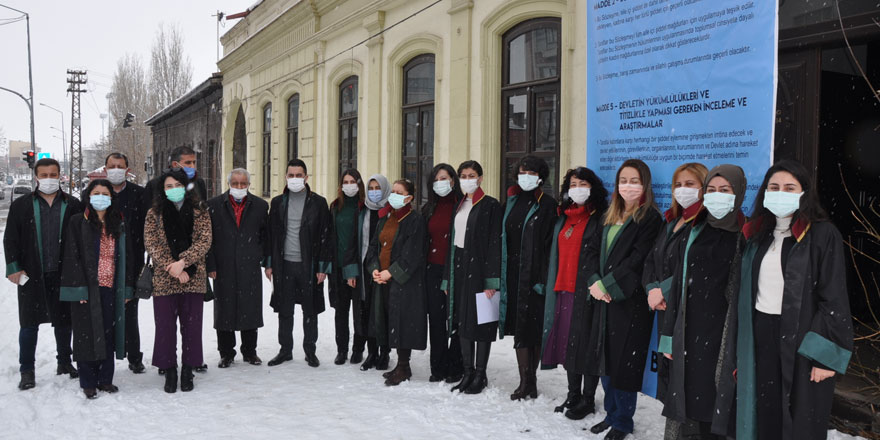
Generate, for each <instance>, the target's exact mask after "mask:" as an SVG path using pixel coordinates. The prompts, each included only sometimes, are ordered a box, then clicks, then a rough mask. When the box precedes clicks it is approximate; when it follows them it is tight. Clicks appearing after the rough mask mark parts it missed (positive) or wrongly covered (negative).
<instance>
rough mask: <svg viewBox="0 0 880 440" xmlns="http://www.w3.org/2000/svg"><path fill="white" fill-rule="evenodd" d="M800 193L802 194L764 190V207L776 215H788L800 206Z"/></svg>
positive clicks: (782, 216) (781, 216)
mask: <svg viewBox="0 0 880 440" xmlns="http://www.w3.org/2000/svg"><path fill="white" fill-rule="evenodd" d="M802 195H804V193H803V192H799V193H790V192H784V191H765V192H764V207H765V208H767V209H768V210H770V212H772V213H773V215H775V216H776V217H779V218H784V217H788V216H790V215H792V214H794V212H795V211H797V210H798V208H800V207H801V196H802Z"/></svg>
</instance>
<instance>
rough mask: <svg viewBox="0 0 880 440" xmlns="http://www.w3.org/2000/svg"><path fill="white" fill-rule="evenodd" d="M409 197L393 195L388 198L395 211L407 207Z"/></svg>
mask: <svg viewBox="0 0 880 440" xmlns="http://www.w3.org/2000/svg"><path fill="white" fill-rule="evenodd" d="M407 197H409V196H405V195H403V194H397V193H392V194H391V195H389V196H388V203H390V204H391V207H392V208H394V209H400V208H403V207H404V206H406V198H407Z"/></svg>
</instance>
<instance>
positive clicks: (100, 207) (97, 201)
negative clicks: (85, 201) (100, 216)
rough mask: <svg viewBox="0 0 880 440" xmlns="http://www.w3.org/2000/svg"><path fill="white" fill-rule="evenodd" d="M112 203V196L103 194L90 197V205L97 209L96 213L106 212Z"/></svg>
mask: <svg viewBox="0 0 880 440" xmlns="http://www.w3.org/2000/svg"><path fill="white" fill-rule="evenodd" d="M110 202H111V200H110V196H105V195H103V194H95V195H93V196H89V203H91V204H92V208H95V211H106V210H107V208H109V207H110Z"/></svg>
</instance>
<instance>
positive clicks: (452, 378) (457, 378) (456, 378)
mask: <svg viewBox="0 0 880 440" xmlns="http://www.w3.org/2000/svg"><path fill="white" fill-rule="evenodd" d="M462 376H464V375H463V374H462V373H455V374H450V375H449V376H446V383H458V382H461V378H462Z"/></svg>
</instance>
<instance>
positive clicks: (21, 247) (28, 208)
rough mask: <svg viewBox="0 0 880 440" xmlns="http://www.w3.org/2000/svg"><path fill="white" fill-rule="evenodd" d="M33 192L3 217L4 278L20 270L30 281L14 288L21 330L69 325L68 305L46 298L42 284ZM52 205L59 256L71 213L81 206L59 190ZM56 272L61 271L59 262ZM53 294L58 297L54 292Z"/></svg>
mask: <svg viewBox="0 0 880 440" xmlns="http://www.w3.org/2000/svg"><path fill="white" fill-rule="evenodd" d="M36 197H40V196H39V195H37V192H36V191H34V192H33V193H31V194H26V195H23V196H21V197H19V198H17V199H15V200H14V201H13V202H12V204H11V205H10V206H9V214H8V215H7V217H6V233H5V234H4V235H3V251H4V253H5V255H6V275H7V276H8V275H11V274H13V273H16V272H18V271H20V270H24V272H25V273H26V274H27V276H28V277H29V278H30V279H29V280H28V282H27V283H26V284H25V285H24V286H18V322H19V325H20V326H21V327H36V326H38V325H40V324H43V323H47V322H51V323H52V326H53V327H54V326H59V325H61V326H69V325H70V306H69V305H68V304H67V303H62V302H61V301H60V299H59V297H58V296H53V297H51V298H50V297H49V293H48V292H46V288H45V284H44V281H43V263H42V231H41V228H40V206H39V201H38V200H36ZM53 203H62V205H61V231H60V234H59V237H61V242H60V243H59V246H60V250H61V251H62V252H59V253H58V255H59V258H60V255H61V254H62V253H63V249H64V243H65V241H66V240H67V225H68V223H69V221H70V218H71V217H72V216H73V215H74V214H78V213H80V212H82V210H83V208H82V204H81V203H80V201H79V200H77V199H76V198H75V197H71V196H70V195H68V194H67V193H64V192H61V191H59V192H58V193H57V195H56V196H55V201H54V202H53ZM60 263H61V264H60V265H59V267H58V270H59V272H60V271H62V270H64V262H63V261H61V262H60ZM55 295H58V294H57V293H56V294H55Z"/></svg>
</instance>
